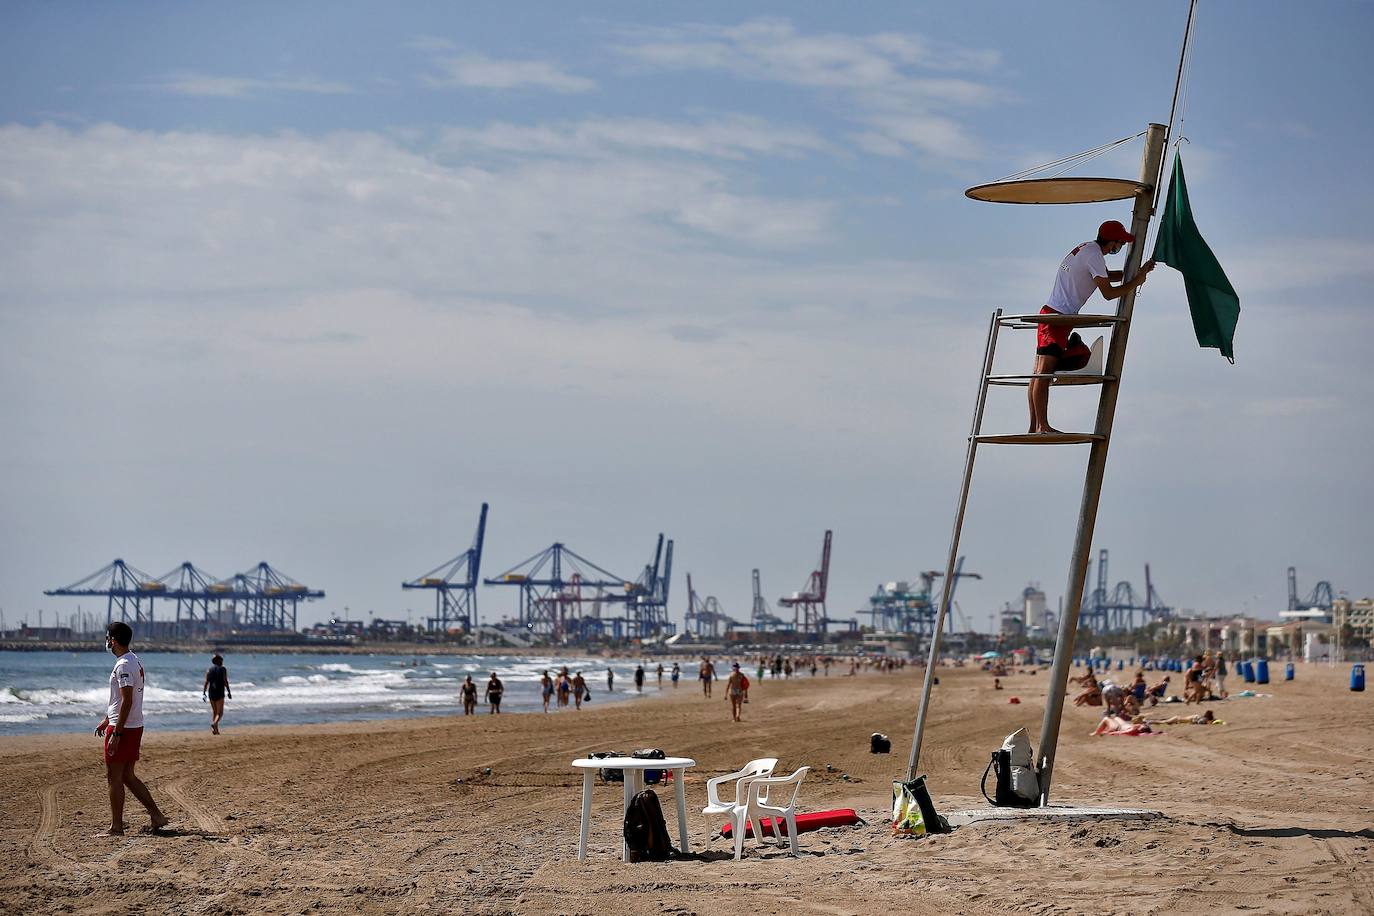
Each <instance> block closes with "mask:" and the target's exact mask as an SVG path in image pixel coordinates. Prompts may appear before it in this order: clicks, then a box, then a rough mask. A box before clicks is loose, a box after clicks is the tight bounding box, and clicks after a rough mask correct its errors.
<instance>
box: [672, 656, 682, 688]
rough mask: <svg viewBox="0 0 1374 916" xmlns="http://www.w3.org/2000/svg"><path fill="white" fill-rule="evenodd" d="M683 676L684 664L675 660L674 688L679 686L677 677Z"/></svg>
mask: <svg viewBox="0 0 1374 916" xmlns="http://www.w3.org/2000/svg"><path fill="white" fill-rule="evenodd" d="M680 677H682V666H681V665H679V664H678V663H677V662H673V688H674V689H676V688H677V679H678V678H680Z"/></svg>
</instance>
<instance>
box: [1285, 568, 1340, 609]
mask: <svg viewBox="0 0 1374 916" xmlns="http://www.w3.org/2000/svg"><path fill="white" fill-rule="evenodd" d="M1335 591H1336V590H1335V589H1334V588H1332V587H1331V583H1330V582H1327V581H1326V580H1325V579H1323V580H1322V581H1320V582H1318V583H1317V584H1316V586H1315V587H1314V588H1313V589H1312V594H1310V595H1308V596H1307V597H1306V598H1304V599H1302V600H1301V601H1299V600H1298V571H1297V569H1295V568H1294V567H1292V566H1290V567H1288V610H1290V611H1301V610H1306V609H1307V608H1320V609H1322V610H1323V611H1329V610H1331V605H1332V603H1333V602H1334V601H1335V598H1336V595H1335Z"/></svg>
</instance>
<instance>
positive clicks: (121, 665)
mask: <svg viewBox="0 0 1374 916" xmlns="http://www.w3.org/2000/svg"><path fill="white" fill-rule="evenodd" d="M143 681H144V677H143V662H141V661H139V660H138V656H137V655H135V654H134V653H133V652H125V653H124V654H123V655H121V656H120V657H119V658H118V659H117V660H116V661H115V665H114V670H113V671H111V672H110V708H109V709H108V710H107V711H106V713H105V714H106V715H107V716H108V717H109V719H110V721H111V722H113V721H114V720H115V717H116V716H118V715H119V707H120V704H121V703H122V702H123V700H124V698H123V696H121V695H120V688H123V687H132V688H134V700H133V703H131V704H130V706H129V716H128V718H126V719H125V720H124V721H123V722H121V723H119V727H120V729H121V730H123V729H126V728H142V727H143Z"/></svg>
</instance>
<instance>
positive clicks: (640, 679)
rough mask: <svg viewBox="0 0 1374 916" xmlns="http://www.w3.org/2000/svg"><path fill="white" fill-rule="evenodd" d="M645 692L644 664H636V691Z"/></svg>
mask: <svg viewBox="0 0 1374 916" xmlns="http://www.w3.org/2000/svg"><path fill="white" fill-rule="evenodd" d="M643 692H644V666H643V665H635V693H643Z"/></svg>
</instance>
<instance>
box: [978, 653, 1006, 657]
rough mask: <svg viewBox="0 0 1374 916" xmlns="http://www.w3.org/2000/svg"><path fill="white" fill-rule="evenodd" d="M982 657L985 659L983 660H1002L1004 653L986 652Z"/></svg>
mask: <svg viewBox="0 0 1374 916" xmlns="http://www.w3.org/2000/svg"><path fill="white" fill-rule="evenodd" d="M982 657H983V658H1001V657H1002V653H1001V652H984V653H983V655H982Z"/></svg>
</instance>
